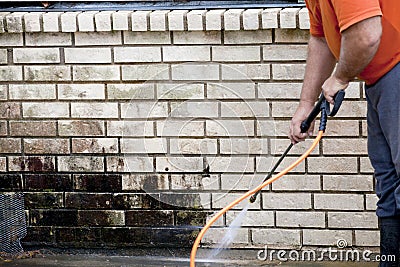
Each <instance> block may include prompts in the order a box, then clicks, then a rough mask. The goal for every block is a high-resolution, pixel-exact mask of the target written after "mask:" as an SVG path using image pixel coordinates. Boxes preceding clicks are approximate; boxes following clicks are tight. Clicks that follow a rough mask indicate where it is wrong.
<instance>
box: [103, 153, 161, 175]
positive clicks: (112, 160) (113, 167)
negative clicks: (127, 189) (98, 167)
mask: <svg viewBox="0 0 400 267" xmlns="http://www.w3.org/2000/svg"><path fill="white" fill-rule="evenodd" d="M107 171H109V172H129V173H135V172H139V173H141V172H142V173H143V172H153V171H154V168H153V158H151V157H137V156H125V157H123V158H116V157H108V158H107Z"/></svg>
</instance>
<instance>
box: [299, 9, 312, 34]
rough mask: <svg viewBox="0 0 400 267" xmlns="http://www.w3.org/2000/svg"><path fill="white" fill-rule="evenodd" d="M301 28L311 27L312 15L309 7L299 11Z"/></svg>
mask: <svg viewBox="0 0 400 267" xmlns="http://www.w3.org/2000/svg"><path fill="white" fill-rule="evenodd" d="M299 28H300V29H302V30H308V29H310V17H309V15H308V10H307V8H302V9H301V10H300V11H299Z"/></svg>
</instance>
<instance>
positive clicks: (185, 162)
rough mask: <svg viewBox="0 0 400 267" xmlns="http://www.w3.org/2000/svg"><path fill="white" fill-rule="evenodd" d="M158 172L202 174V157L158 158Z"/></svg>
mask: <svg viewBox="0 0 400 267" xmlns="http://www.w3.org/2000/svg"><path fill="white" fill-rule="evenodd" d="M156 171H157V172H202V171H203V158H202V157H157V158H156Z"/></svg>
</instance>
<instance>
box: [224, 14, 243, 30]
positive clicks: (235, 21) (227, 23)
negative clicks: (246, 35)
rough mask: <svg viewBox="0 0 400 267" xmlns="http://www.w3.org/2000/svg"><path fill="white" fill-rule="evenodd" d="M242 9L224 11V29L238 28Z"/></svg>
mask: <svg viewBox="0 0 400 267" xmlns="http://www.w3.org/2000/svg"><path fill="white" fill-rule="evenodd" d="M243 11H244V9H229V10H228V11H226V12H225V13H224V29H225V30H226V31H238V30H240V17H241V16H242V13H243Z"/></svg>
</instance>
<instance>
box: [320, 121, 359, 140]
mask: <svg viewBox="0 0 400 267" xmlns="http://www.w3.org/2000/svg"><path fill="white" fill-rule="evenodd" d="M326 136H341V137H349V136H357V137H358V136H359V122H358V120H331V121H329V125H328V130H327V131H326Z"/></svg>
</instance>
